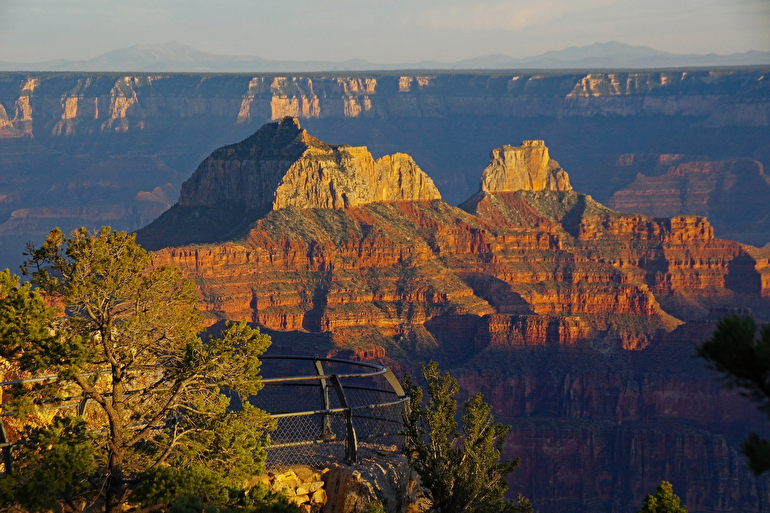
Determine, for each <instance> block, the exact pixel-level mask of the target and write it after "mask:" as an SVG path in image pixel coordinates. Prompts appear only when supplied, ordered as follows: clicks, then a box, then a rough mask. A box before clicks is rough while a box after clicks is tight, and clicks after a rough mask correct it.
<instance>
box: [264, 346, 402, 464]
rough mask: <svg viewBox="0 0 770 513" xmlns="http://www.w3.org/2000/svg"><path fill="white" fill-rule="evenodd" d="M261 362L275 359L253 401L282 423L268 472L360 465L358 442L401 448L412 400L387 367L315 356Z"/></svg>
mask: <svg viewBox="0 0 770 513" xmlns="http://www.w3.org/2000/svg"><path fill="white" fill-rule="evenodd" d="M260 359H262V360H265V361H270V366H269V367H268V366H265V367H263V378H262V382H263V383H264V384H265V387H264V388H263V389H262V390H261V391H260V392H259V394H257V395H256V396H254V397H252V398H250V399H249V402H250V403H251V404H253V405H254V406H256V407H258V408H261V409H263V410H265V411H266V412H268V413H270V414H271V416H272V417H273V418H274V419H276V421H277V427H276V429H275V431H273V432H272V433H271V442H272V443H271V445H270V446H269V447H268V448H267V449H268V457H267V466H268V467H269V468H276V467H281V466H288V465H293V464H307V465H322V464H324V463H328V462H330V461H342V460H345V461H348V462H355V461H356V459H357V453H358V447H359V444H367V445H375V446H394V445H395V446H399V445H400V442H401V440H400V434H399V433H400V431H402V429H403V422H404V414H405V413H406V411H407V408H408V398H407V396H406V394H405V393H404V391H403V389H402V388H401V385H400V384H399V382H398V380H397V379H396V377H395V376H394V375H393V373H392V372H391V371H390V369H388V368H387V367H384V366H382V365H377V364H373V363H367V362H357V361H352V360H344V359H340V358H322V357H312V356H288V355H275V356H264V355H263V356H262V357H261V358H260ZM303 365H304V367H303ZM298 371H299V372H302V371H305V372H302V373H301V374H300V375H297V373H298Z"/></svg>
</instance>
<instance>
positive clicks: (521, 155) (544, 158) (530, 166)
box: [480, 141, 572, 192]
mask: <svg viewBox="0 0 770 513" xmlns="http://www.w3.org/2000/svg"><path fill="white" fill-rule="evenodd" d="M480 190H481V191H482V192H515V191H543V190H546V191H571V190H572V186H571V185H570V183H569V177H568V176H567V172H566V171H564V170H563V169H562V168H561V167H560V166H559V163H558V162H556V161H555V160H552V159H551V158H550V157H549V155H548V148H547V147H546V146H545V142H543V141H524V142H523V143H521V146H517V147H514V146H507V145H506V146H501V147H500V148H496V149H494V150H492V152H491V154H490V159H489V165H488V166H487V168H486V169H485V170H484V172H483V173H482V174H481V187H480Z"/></svg>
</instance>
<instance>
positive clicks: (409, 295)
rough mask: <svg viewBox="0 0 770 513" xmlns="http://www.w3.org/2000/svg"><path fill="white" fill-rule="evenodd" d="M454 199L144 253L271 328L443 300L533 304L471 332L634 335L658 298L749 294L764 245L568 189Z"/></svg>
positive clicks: (304, 214) (527, 338)
mask: <svg viewBox="0 0 770 513" xmlns="http://www.w3.org/2000/svg"><path fill="white" fill-rule="evenodd" d="M463 208H465V209H466V210H462V209H460V208H455V207H450V206H449V205H446V204H445V203H443V202H441V201H432V202H397V203H389V204H373V205H367V206H364V207H361V208H353V209H347V210H323V209H308V210H297V209H291V208H290V209H282V210H279V211H275V212H272V213H270V214H269V215H267V216H266V217H265V218H263V219H261V220H260V221H258V222H257V224H256V226H255V227H254V229H253V230H252V231H251V232H250V235H249V238H248V240H246V241H243V242H240V243H226V244H223V245H207V246H190V247H182V248H175V249H166V250H162V251H160V252H158V253H156V261H157V262H158V263H159V264H160V263H173V264H175V265H179V266H180V267H182V268H183V269H184V270H185V272H186V273H187V274H188V276H191V277H194V278H195V279H196V280H197V281H198V284H199V288H200V292H201V299H202V304H203V307H204V309H205V310H207V311H208V312H210V314H211V315H212V318H228V319H246V320H249V321H253V322H257V323H260V324H262V325H264V326H266V327H268V328H270V329H275V330H306V331H315V332H332V333H335V332H340V331H341V330H348V329H352V328H357V327H375V328H377V330H379V332H380V333H381V334H382V335H383V336H385V337H393V336H401V335H404V334H407V333H409V332H411V331H414V330H415V329H416V328H418V327H420V326H423V325H424V324H425V323H426V321H428V320H430V319H432V318H435V317H437V316H439V315H446V314H452V315H455V314H459V315H473V316H476V317H477V318H480V317H482V316H485V315H488V314H518V315H522V314H524V315H527V314H529V315H531V314H535V315H537V316H548V317H544V318H542V319H536V318H531V319H529V318H518V317H517V318H514V317H509V318H508V319H507V320H503V318H495V319H486V320H485V321H484V324H483V326H482V325H478V326H477V330H478V340H479V342H478V344H480V345H481V346H484V345H487V344H503V345H505V344H511V345H529V344H535V345H538V344H544V343H546V341H548V342H549V343H550V342H552V341H559V342H561V343H567V344H571V343H574V342H575V341H577V340H580V339H586V338H590V337H593V336H597V334H598V333H603V332H606V330H611V331H613V332H616V333H617V334H618V336H619V338H620V343H621V345H622V346H623V347H627V348H640V347H643V346H644V345H645V344H646V343H647V341H648V340H649V337H650V336H651V335H652V334H654V333H655V330H657V329H660V328H663V329H668V330H670V329H672V328H673V327H674V326H676V324H677V323H678V321H677V320H676V319H674V318H673V317H671V316H670V315H668V314H667V313H666V312H665V311H664V310H663V309H662V308H661V306H660V301H664V302H667V304H668V303H670V302H671V301H674V300H676V301H684V300H683V299H682V298H687V301H688V302H689V303H688V304H690V303H692V304H694V305H695V306H693V307H692V308H695V309H696V310H697V308H700V310H697V311H698V312H701V313H703V312H705V311H707V309H708V307H709V306H714V305H718V304H721V303H720V301H722V302H729V301H731V300H733V299H734V298H735V296H736V294H738V295H741V297H743V296H745V297H750V298H753V299H752V301H755V302H758V303H757V304H759V305H760V306H761V305H763V304H764V303H762V301H763V300H762V297H763V296H764V297H766V296H767V295H768V290H770V289H768V286H767V285H768V283H769V280H768V279H767V274H766V268H767V267H768V265H767V262H768V260H767V257H765V258H764V260H763V259H762V258H759V260H757V257H758V256H759V253H756V252H757V251H759V250H756V249H754V250H752V251H754V255H755V256H752V254H750V253H749V252H748V251H747V250H745V249H744V247H742V246H741V245H739V244H737V243H734V242H729V241H723V240H719V239H715V238H714V237H713V230H712V229H711V227H710V226H709V224H708V223H707V222H706V221H705V219H702V218H696V217H687V216H679V217H675V218H672V219H666V220H655V219H651V218H647V217H644V216H628V215H622V214H618V213H617V212H613V211H611V210H609V209H606V208H604V207H602V206H601V205H599V204H597V203H596V202H593V201H592V200H591V199H590V198H588V197H586V196H583V195H580V194H577V193H574V192H564V193H556V192H550V191H541V192H524V191H520V192H517V193H500V194H494V195H493V194H489V193H480V197H476V198H474V199H473V200H472V201H470V202H467V203H466V204H464V205H463ZM656 296H657V297H656ZM669 298H670V300H669ZM690 306H692V305H690ZM696 307H697V308H696ZM553 316H555V317H553ZM501 323H502V324H501ZM506 323H507V324H506ZM502 325H506V326H508V328H506V330H507V331H505V333H503V332H502V331H500V330H501V328H500V326H502ZM354 332H355V330H354ZM493 334H494V335H493ZM475 336H476V335H475V334H474V337H475ZM338 340H340V338H339V337H338ZM474 344H475V342H474Z"/></svg>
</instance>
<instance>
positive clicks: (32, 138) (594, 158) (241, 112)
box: [0, 69, 770, 267]
mask: <svg viewBox="0 0 770 513" xmlns="http://www.w3.org/2000/svg"><path fill="white" fill-rule="evenodd" d="M766 74H767V70H766V69H758V70H710V71H709V70H704V71H693V70H688V71H687V72H681V71H680V72H677V71H666V72H652V71H641V72H628V73H588V74H585V73H563V72H553V73H535V74H533V73H506V72H499V73H493V74H479V73H462V72H458V73H453V74H442V73H421V72H416V73H415V74H377V73H371V74H365V75H361V74H356V75H355V76H352V75H349V74H333V73H329V74H325V75H323V76H321V75H312V76H306V75H297V76H290V75H258V76H248V75H229V74H206V75H193V74H164V73H153V74H120V73H91V74H88V73H85V74H73V73H0V153H1V154H2V156H3V158H2V159H0V198H3V199H2V200H0V259H2V260H3V261H5V262H6V263H5V264H4V265H5V266H8V267H15V266H16V264H17V263H19V261H20V260H21V259H22V256H21V248H23V245H24V243H25V242H27V241H28V240H30V239H32V240H34V241H36V242H38V243H39V242H40V241H41V240H42V239H43V238H44V237H45V234H46V233H47V231H49V230H50V229H51V228H53V227H55V226H60V227H61V228H62V229H63V230H64V231H66V232H68V231H70V230H71V229H73V228H76V227H79V226H83V225H85V226H88V227H89V228H94V227H98V226H100V225H102V224H110V225H111V226H113V227H114V228H118V229H131V230H133V229H136V228H137V227H139V226H141V225H143V224H145V223H146V221H147V219H148V218H149V217H153V216H156V215H158V213H159V212H160V210H162V209H163V208H166V207H168V203H157V204H150V203H149V202H146V201H145V202H142V201H139V200H138V199H137V198H138V197H139V195H140V193H143V194H142V196H144V195H146V193H149V192H152V191H153V190H154V189H155V188H157V187H163V186H165V185H166V184H171V186H172V187H173V188H174V189H175V190H178V189H179V187H180V186H181V184H182V182H183V181H184V180H185V179H187V178H188V177H189V176H190V174H191V173H192V172H193V171H194V170H195V169H196V167H197V166H198V165H199V164H200V163H201V161H202V160H204V159H205V158H206V157H207V156H208V155H210V153H211V152H212V151H213V150H214V149H216V148H218V147H221V146H223V145H225V144H229V143H231V142H232V141H238V140H242V139H244V138H246V137H247V136H249V135H250V134H252V133H254V131H255V130H256V129H257V128H258V127H259V126H261V125H262V124H263V123H265V122H267V121H270V120H278V119H282V118H283V117H284V116H286V115H293V116H295V117H298V118H300V119H301V120H302V123H303V126H304V127H305V128H308V129H310V130H311V132H312V133H314V134H316V135H317V136H319V137H321V138H322V139H324V140H326V141H329V142H333V143H335V144H336V143H342V142H344V143H348V144H352V145H353V146H362V145H366V146H367V147H368V148H369V150H371V152H372V154H373V155H374V157H375V159H376V158H379V157H381V156H383V155H387V154H391V153H393V152H394V151H395V150H397V149H398V150H401V151H405V152H407V153H409V154H410V155H412V156H413V157H414V158H415V159H416V160H417V162H419V163H420V166H421V167H422V168H423V169H424V170H425V171H426V172H427V174H428V175H430V176H431V178H432V179H433V180H434V181H435V184H436V186H437V187H438V189H439V190H440V191H441V195H442V197H443V198H445V199H446V200H447V201H448V202H449V203H451V204H457V203H459V202H461V201H462V200H464V199H466V198H467V197H468V196H470V195H471V194H472V193H473V192H475V191H476V188H477V184H478V173H479V169H481V168H482V167H483V165H484V160H485V158H484V154H485V153H487V152H488V151H489V149H490V147H491V146H493V145H496V146H500V145H501V144H503V143H510V142H512V141H521V140H522V139H525V138H526V139H533V138H534V139H545V140H548V141H549V143H550V144H551V145H556V146H557V147H558V148H559V161H560V162H561V163H562V164H564V165H565V167H566V168H568V169H569V171H570V178H571V182H572V185H574V186H576V187H577V188H578V189H579V190H581V191H582V192H587V193H590V194H591V195H593V197H594V198H597V199H598V200H600V201H605V202H606V201H607V200H609V198H610V197H611V196H612V194H613V193H614V192H615V191H616V190H618V189H622V188H623V187H625V186H626V185H628V183H630V182H631V181H632V180H633V175H632V176H630V177H629V180H620V181H618V180H617V176H618V174H619V173H618V168H617V167H615V166H607V165H605V164H604V163H605V161H606V159H607V158H608V157H610V156H617V155H619V154H628V153H638V152H647V153H650V152H652V153H683V154H692V155H704V156H708V158H709V159H711V160H723V159H728V158H736V157H748V158H752V159H755V160H757V161H759V162H761V163H762V164H763V165H765V166H767V165H770V153H768V150H767V146H766V144H764V141H766V140H767V139H768V137H770V125H769V124H768V122H767V119H768V118H767V111H768V109H767V105H768V104H770V99H769V98H770V89H768V84H769V82H768V81H767V80H765V79H764V78H763V77H765V75H766ZM3 112H4V114H3ZM634 174H635V173H634ZM648 176H649V175H648ZM174 195H176V193H175V194H174ZM105 206H107V207H120V208H121V209H122V210H123V211H124V212H125V214H124V215H121V216H119V217H116V216H115V215H114V212H112V211H111V210H110V209H105V208H104V207H105ZM158 207H162V208H160V210H159V209H158ZM72 208H87V209H89V210H88V211H89V214H88V215H87V216H85V217H81V216H80V214H79V212H78V211H76V210H72ZM34 209H49V210H47V211H46V212H47V214H46V215H47V216H48V217H44V218H43V217H35V218H34V219H35V221H34V222H33V221H32V220H31V219H33V218H30V217H27V218H25V219H26V221H24V222H23V223H22V222H19V221H18V218H12V217H11V215H12V213H13V212H14V211H17V210H18V211H29V210H34ZM96 212H103V215H101V214H100V215H95V214H94V213H96ZM682 213H683V214H698V212H689V211H683V212H682ZM54 214H56V215H54ZM19 215H25V214H22V212H19ZM749 217H751V215H749ZM752 219H753V221H752V222H757V221H760V220H761V218H759V217H757V218H752ZM241 221H243V223H244V226H247V225H248V223H247V222H246V220H243V219H242V220H241ZM5 223H7V224H6V225H3V224H5ZM232 223H235V221H233V222H232ZM714 226H715V230H716V233H717V235H718V236H720V237H725V236H729V237H728V238H732V237H733V236H735V237H738V238H739V239H738V240H740V241H742V242H745V243H751V244H755V245H764V244H765V243H766V242H767V240H759V239H760V238H761V237H762V235H761V234H762V233H766V232H756V231H754V232H751V231H749V230H742V231H741V230H738V231H735V230H733V231H730V230H726V228H725V227H723V225H722V224H721V223H715V224H714ZM728 228H729V227H728ZM201 229H203V228H201ZM244 229H246V228H244ZM242 232H243V230H241V231H240V232H239V233H242ZM733 234H735V235H733ZM229 235H231V234H228V236H229ZM226 238H227V237H225V239H226ZM769 240H770V239H769Z"/></svg>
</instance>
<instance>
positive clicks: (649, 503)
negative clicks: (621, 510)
mask: <svg viewBox="0 0 770 513" xmlns="http://www.w3.org/2000/svg"><path fill="white" fill-rule="evenodd" d="M637 513H687V508H686V507H684V506H680V505H679V497H677V496H676V495H675V494H674V488H673V487H672V486H671V483H669V482H667V481H661V483H660V485H658V489H657V490H656V491H655V495H653V494H651V493H649V494H647V497H645V498H644V505H643V506H642V509H641V510H640V511H638V512H637Z"/></svg>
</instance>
